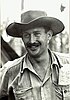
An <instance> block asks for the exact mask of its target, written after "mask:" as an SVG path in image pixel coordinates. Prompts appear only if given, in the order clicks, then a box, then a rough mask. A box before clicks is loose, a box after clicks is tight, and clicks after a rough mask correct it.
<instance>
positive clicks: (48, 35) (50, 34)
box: [47, 30, 53, 43]
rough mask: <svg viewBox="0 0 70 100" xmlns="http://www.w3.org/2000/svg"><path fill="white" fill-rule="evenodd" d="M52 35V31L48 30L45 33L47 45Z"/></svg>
mask: <svg viewBox="0 0 70 100" xmlns="http://www.w3.org/2000/svg"><path fill="white" fill-rule="evenodd" d="M52 35H53V31H52V30H49V31H48V32H47V38H48V43H49V41H50V40H51V38H52Z"/></svg>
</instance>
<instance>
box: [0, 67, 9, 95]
mask: <svg viewBox="0 0 70 100" xmlns="http://www.w3.org/2000/svg"><path fill="white" fill-rule="evenodd" d="M8 80H9V74H8V69H7V68H5V67H3V68H1V69H0V97H3V96H7V95H8Z"/></svg>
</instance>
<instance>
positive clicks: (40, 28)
mask: <svg viewBox="0 0 70 100" xmlns="http://www.w3.org/2000/svg"><path fill="white" fill-rule="evenodd" d="M25 32H27V33H31V32H45V28H44V27H35V28H31V29H28V30H26V31H25Z"/></svg>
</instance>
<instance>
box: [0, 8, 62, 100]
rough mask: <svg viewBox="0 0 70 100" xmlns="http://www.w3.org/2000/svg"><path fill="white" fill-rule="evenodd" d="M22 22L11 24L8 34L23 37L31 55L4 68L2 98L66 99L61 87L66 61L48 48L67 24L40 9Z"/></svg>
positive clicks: (0, 86) (28, 15) (25, 17)
mask: <svg viewBox="0 0 70 100" xmlns="http://www.w3.org/2000/svg"><path fill="white" fill-rule="evenodd" d="M21 22H22V23H16V22H14V23H12V24H10V25H9V26H8V27H7V29H6V31H7V33H8V35H10V36H13V37H18V38H19V37H21V38H22V40H23V42H24V44H25V48H26V51H27V53H26V54H25V56H24V57H21V58H19V59H16V60H14V61H9V62H7V63H6V64H5V65H4V67H3V68H2V69H1V83H0V97H1V98H2V97H4V96H6V95H14V97H15V100H63V93H62V88H61V87H60V86H59V85H58V82H59V69H60V68H61V67H62V61H63V60H62V59H61V58H60V55H57V54H56V53H54V52H52V51H50V50H49V48H48V44H49V41H50V39H51V38H52V36H55V35H56V34H58V33H60V32H62V31H63V30H64V25H63V23H62V22H61V21H60V20H58V19H56V18H53V17H47V14H46V13H45V12H44V11H37V10H36V11H35V10H34V11H32V10H31V11H27V12H25V13H23V14H22V15H21ZM59 58H60V59H59ZM9 91H12V93H11V92H9ZM13 100H14V99H13Z"/></svg>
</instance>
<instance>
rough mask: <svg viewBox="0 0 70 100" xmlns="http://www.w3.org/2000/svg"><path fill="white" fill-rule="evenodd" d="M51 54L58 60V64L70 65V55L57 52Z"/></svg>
mask: <svg viewBox="0 0 70 100" xmlns="http://www.w3.org/2000/svg"><path fill="white" fill-rule="evenodd" d="M52 53H53V54H54V55H55V56H56V57H57V58H58V60H59V62H60V63H61V64H70V54H69V53H68V54H65V53H59V52H54V51H52Z"/></svg>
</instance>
